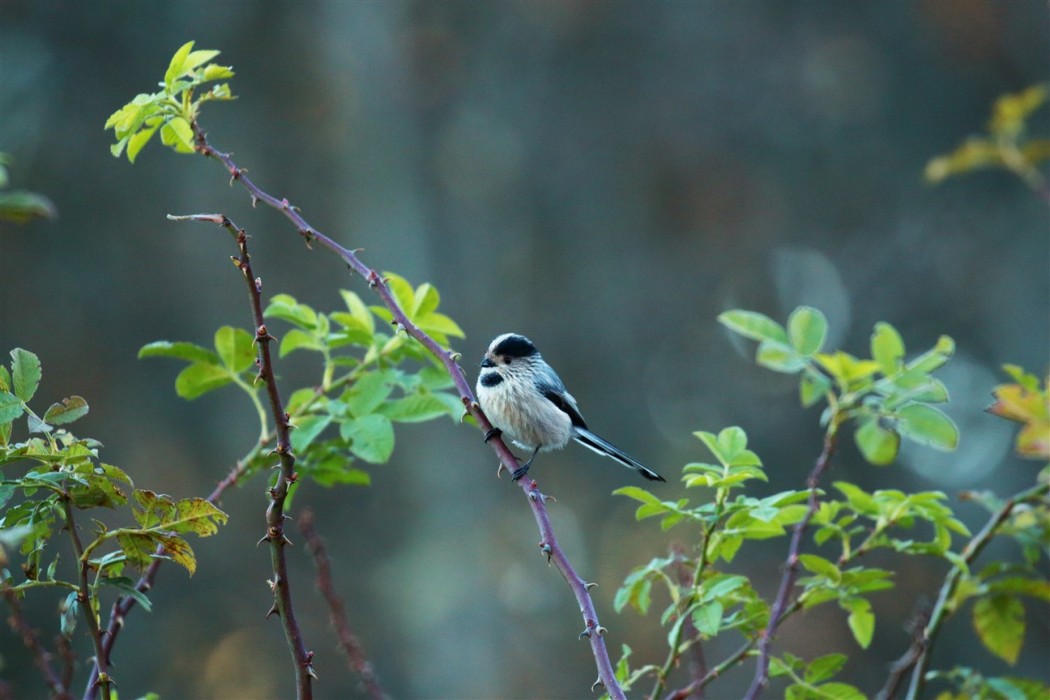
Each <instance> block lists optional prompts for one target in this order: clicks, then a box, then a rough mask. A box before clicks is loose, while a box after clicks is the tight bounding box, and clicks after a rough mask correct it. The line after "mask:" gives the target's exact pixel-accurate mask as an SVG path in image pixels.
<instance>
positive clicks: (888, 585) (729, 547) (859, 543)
mask: <svg viewBox="0 0 1050 700" xmlns="http://www.w3.org/2000/svg"><path fill="white" fill-rule="evenodd" d="M719 320H720V321H721V322H722V324H723V325H725V326H726V327H727V328H729V329H730V330H732V331H734V332H736V333H738V334H739V335H742V336H744V337H745V338H749V339H752V340H756V341H758V349H757V352H756V360H757V362H758V364H760V365H762V366H765V367H767V368H769V369H772V370H774V371H777V372H783V373H790V374H796V375H798V376H799V396H800V401H801V403H802V405H803V406H807V407H808V406H812V405H814V404H816V403H818V402H821V401H822V402H823V403H824V406H825V408H824V411H823V413H822V415H821V423H822V425H823V426H824V427H825V430H826V436H825V439H826V446H825V449H826V450H827V453H826V454H827V456H828V458H830V453H831V451H833V447H832V448H831V449H829V448H828V447H827V445H829V444H830V445H832V446H833V445H834V442H835V440H836V439H837V436H838V431H839V428H840V427H841V426H843V425H845V424H847V423H852V424H854V425H856V426H857V428H856V430H855V431H854V440H855V442H856V444H857V446H858V447H859V448H860V452H861V454H862V456H864V457H865V459H866V460H867V461H869V462H871V463H872V464H875V465H886V464H888V463H889V462H891V461H892V460H893V459H894V458H895V456H896V454H897V451H898V449H899V444H900V439H901V438H902V437H903V438H907V439H910V440H913V441H915V442H918V443H920V444H924V445H928V446H932V447H935V448H938V449H944V450H950V449H953V448H954V447H955V446H956V444H957V443H958V438H959V436H958V430H957V429H956V427H955V425H954V423H953V422H952V421H951V420H950V419H949V418H948V417H947V416H946V415H945V414H944V413H943V412H941V411H940V410H939V409H938V408H936V407H935V405H934V404H940V403H944V402H946V401H947V400H948V392H947V389H946V388H945V386H944V384H943V383H942V382H941V381H940V380H938V379H937V378H936V377H934V376H932V373H933V372H934V371H935V370H937V369H938V368H940V367H941V366H943V365H944V364H945V363H946V362H947V361H948V360H949V359H950V357H951V355H952V353H953V351H954V343H953V342H952V341H951V339H950V338H948V337H947V336H942V337H941V339H940V340H939V341H938V342H937V343H936V345H935V346H934V347H933V348H931V349H929V350H927V351H925V352H923V353H920V354H918V355H917V356H915V357H913V358H910V359H909V358H908V357H907V354H906V350H905V346H904V343H903V341H902V339H901V337H900V334H899V333H898V332H897V331H896V330H895V329H894V328H893V327H892V326H890V325H889V324H886V323H879V324H876V325H875V328H874V331H873V333H872V335H871V341H870V352H871V357H870V358H860V357H855V356H853V355H851V354H848V353H846V352H843V351H841V350H835V351H829V350H825V349H824V343H825V339H826V337H827V324H826V321H825V319H824V316H823V314H821V313H820V312H819V311H818V310H816V309H812V308H809V307H800V308H798V309H796V310H795V311H794V312H792V314H791V315H790V316H789V318H788V322H787V324H786V325H784V326H782V325H781V324H779V323H777V322H776V321H774V320H772V319H770V318H769V317H767V316H765V315H762V314H759V313H756V312H752V311H743V310H734V311H727V312H725V313H724V314H722V315H721V316H720V317H719ZM1008 372H1009V373H1010V374H1011V376H1012V377H1014V378H1015V379H1016V380H1017V382H1018V383H1017V384H1016V385H1009V386H1008V387H1000V389H999V390H997V393H996V397H997V399H999V401H998V403H997V405H996V407H998V408H999V409H1001V410H997V408H996V407H993V412H996V413H1000V414H1002V415H1006V417H1009V418H1012V419H1015V420H1020V421H1021V422H1022V423H1024V424H1025V425H1026V426H1032V425H1039V423H1038V421H1039V420H1041V416H1042V415H1043V413H1042V411H1043V407H1044V405H1045V397H1046V394H1045V390H1041V389H1040V387H1039V385H1038V381H1036V380H1035V378H1034V377H1031V376H1030V375H1027V374H1025V373H1024V372H1023V371H1021V370H1019V369H1012V370H1008ZM1029 429H1030V430H1031V428H1029ZM695 435H696V436H697V438H698V439H699V440H700V441H701V442H702V443H703V445H704V446H705V448H706V449H707V451H708V452H710V454H711V455H712V456H713V458H714V459H712V460H708V461H699V462H692V463H689V464H687V465H685V466H684V467H683V470H682V472H683V473H682V481H683V483H684V484H685V486H686V488H689V489H692V488H701V489H704V490H705V492H706V493H705V496H704V497H703V498H701V499H700V503H699V505H692V504H690V501H689V499H686V498H682V499H678V500H663V499H660V498H659V497H657V496H656V495H654V494H652V493H650V492H649V491H647V490H645V489H643V488H640V487H634V486H632V487H627V488H622V489H619V490H617V491H616V492H615V493H617V494H619V495H623V496H627V497H629V498H631V499H633V500H635V501H637V502H638V503H639V506H638V508H637V510H636V514H635V515H636V518H637V519H638V520H644V519H648V518H654V517H658V518H660V525H661V528H662V529H664V530H667V529H670V528H672V527H675V526H678V525H682V524H687V525H688V526H689V527H690V528H691V531H692V532H693V533H695V534H694V535H693V536H691V537H690V538H689V541H691V543H692V544H691V545H690V547H689V548H688V549H681V548H679V549H675V550H674V551H672V553H671V554H670V555H669V556H667V557H657V558H654V559H652V560H651V561H650V562H649V563H647V564H645V565H643V566H640V567H638V568H636V569H634V570H633V571H632V572H631V573H630V574H629V575H628V576H627V578H626V579H625V581H624V583H623V586H621V588H620V589H619V590H618V591H617V594H616V598H615V607H616V609H617V611H618V612H619V611H622V610H623V609H624V608H627V607H631V608H633V609H635V610H636V611H638V612H639V613H641V614H646V613H647V612H648V610H649V608H650V607H651V605H652V603H653V599H654V597H655V594H654V587H657V588H658V589H659V590H661V591H663V592H664V594H665V595H666V596H667V599H668V601H669V602H668V605H667V607H666V608H665V609H664V611H663V613H662V615H661V624H663V625H664V626H666V627H667V628H668V654H667V659H666V661H665V662H664V663H663V664H662V665H655V664H647V665H644V666H641V667H639V668H635V669H632V668H631V665H630V662H629V660H628V658H629V656H630V649H629V648H625V652H624V656H623V658H621V660H620V663H619V665H618V667H617V677H618V678H619V679H620V680H621V681H622V682H623V683H624V684H625V685H626V686H627V687H630V686H631V685H632V684H634V683H636V682H638V681H639V680H640V679H641V678H642V677H644V676H647V675H654V676H655V677H656V686H655V688H654V689H653V696H654V697H655V696H658V695H659V694H660V692H661V691H662V689H663V686H664V683H665V682H666V679H667V676H668V674H669V673H670V672H671V671H672V670H673V669H674V668H675V667H676V666H677V665H678V662H679V659H681V657H682V655H683V654H684V653H685V652H686V651H687V650H688V649H689V648H690V647H691V646H693V645H695V644H702V643H703V642H704V641H706V640H709V639H711V638H712V637H714V636H716V635H718V634H720V633H726V632H729V631H735V632H736V633H738V634H740V635H742V636H743V638H744V640H745V641H744V643H745V646H744V648H743V649H742V650H741V652H739V653H738V654H736V655H734V656H732V657H730V658H729V659H727V660H726V661H724V662H723V663H722V664H719V665H718V666H715V667H714V668H715V671H721V670H724V669H725V668H728V667H729V666H731V665H732V664H735V663H738V662H739V661H741V660H742V659H743V658H745V657H746V656H747V655H748V650H750V649H752V648H754V647H755V646H756V645H757V644H758V643H759V641H760V639H761V638H762V637H763V636H764V635H765V634H766V633H767V631H768V630H767V625H768V623H769V618H770V615H771V605H770V604H769V603H767V602H766V601H765V600H763V599H762V598H761V596H759V595H758V594H757V593H756V591H755V590H754V588H753V587H752V585H751V582H750V581H749V580H748V579H747V578H746V577H745V576H742V575H740V574H739V573H736V572H734V571H733V570H732V569H731V568H730V565H731V564H732V562H733V561H734V559H735V558H736V557H737V555H738V553H739V552H740V550H741V549H742V548H743V546H744V545H745V544H746V543H747V542H749V541H753V540H760V539H766V538H773V537H781V536H784V535H786V534H788V531H789V529H794V528H796V527H798V526H799V524H800V523H802V522H806V523H807V527H808V536H809V537H810V538H811V539H810V541H811V542H812V547H813V551H812V552H800V553H799V554H798V556H797V562H798V563H797V565H798V566H799V567H800V568H801V573H802V575H801V576H800V577H798V579H797V580H795V581H793V583H794V589H793V592H792V593H791V596H790V598H789V603H788V606H787V608H786V610H785V611H784V612H783V614H784V615H790V614H793V613H794V612H796V611H798V610H802V609H808V608H812V607H815V606H817V605H820V604H823V603H828V602H834V603H836V604H837V605H838V606H839V608H841V609H842V611H843V612H844V613H845V614H846V623H847V626H848V627H849V629H850V631H851V633H852V635H853V637H854V640H855V641H856V643H857V644H858V646H860V647H861V648H867V647H868V646H869V645H870V643H871V641H872V638H873V634H874V630H875V622H876V608H875V606H874V604H873V603H874V601H875V597H874V596H875V594H877V593H879V592H881V591H886V590H890V589H892V588H893V587H894V585H895V584H894V578H895V576H894V571H892V570H889V569H882V568H876V567H871V566H865V565H864V564H863V562H862V557H863V556H864V555H865V554H867V553H868V552H870V551H872V550H874V549H880V548H881V549H886V550H889V551H892V552H894V553H897V554H900V555H909V556H933V557H938V558H941V559H944V560H945V561H946V562H947V563H948V564H949V566H950V568H951V570H956V571H960V572H963V576H962V577H961V582H960V584H959V585H958V586H957V587H956V588H955V589H954V593H953V597H952V599H951V604H950V610H949V612H954V611H955V610H956V609H958V608H959V606H961V605H962V604H963V603H964V602H965V601H967V600H969V599H971V598H972V599H973V600H974V601H975V602H974V605H973V607H972V624H973V628H974V631H975V634H976V635H977V637H978V638H979V639H980V640H981V642H982V643H983V644H984V645H985V647H986V648H988V650H989V651H991V652H992V653H993V654H995V655H997V656H999V657H1000V658H1002V659H1004V660H1006V661H1008V662H1009V663H1013V662H1015V661H1016V659H1017V655H1018V653H1019V651H1020V649H1021V645H1022V642H1023V639H1024V634H1025V625H1024V619H1025V609H1024V606H1023V603H1022V602H1021V600H1020V599H1019V596H1026V597H1031V598H1034V599H1037V600H1039V601H1043V602H1045V601H1047V600H1048V595H1050V585H1048V583H1047V581H1046V577H1045V576H1044V575H1042V574H1041V573H1040V572H1039V570H1038V565H1039V564H1040V563H1041V562H1042V561H1043V557H1046V556H1047V554H1048V552H1050V550H1048V543H1050V515H1048V513H1047V504H1046V501H1045V493H1044V494H1043V496H1044V497H1043V499H1042V500H1041V501H1040V500H1037V499H1032V501H1033V502H1028V501H1026V502H1025V503H1024V504H1023V506H1018V507H1016V508H1015V509H1014V510H1013V512H1012V514H1011V516H1010V517H1009V518H1007V519H1005V521H1004V522H1001V523H998V527H997V529H996V532H997V533H998V534H999V535H1002V536H1008V537H1012V538H1014V539H1015V540H1016V541H1017V542H1018V543H1019V544H1020V545H1021V546H1022V548H1023V550H1024V553H1025V562H1024V563H1023V564H1006V563H1004V562H1001V561H1000V562H993V563H992V564H989V565H988V566H986V567H984V568H983V569H981V570H979V571H972V572H971V569H970V563H969V562H970V559H972V557H973V552H972V551H971V548H972V546H973V545H972V544H968V545H967V547H966V548H963V549H962V550H959V549H958V548H957V547H955V542H954V537H956V536H957V537H963V538H971V537H972V535H971V533H970V531H969V529H968V528H967V527H966V525H965V524H963V522H962V521H961V520H959V519H958V518H957V517H956V515H955V513H954V512H953V510H952V508H951V507H950V505H949V504H948V497H947V495H946V494H944V493H942V492H940V491H925V492H918V493H906V492H904V491H901V490H898V489H879V490H875V491H873V492H867V491H865V490H863V489H861V488H859V487H858V486H857V485H855V484H853V483H850V482H846V481H836V482H834V483H833V484H832V487H833V491H832V490H829V491H825V490H824V489H822V488H821V487H820V486H819V485H818V484H816V483H814V484H811V485H810V486H811V487H812V488H807V489H804V490H791V491H784V492H780V493H775V494H772V495H769V496H764V497H758V496H754V495H750V494H749V493H748V491H749V489H751V488H753V487H754V486H756V485H758V484H760V483H761V482H763V481H767V478H766V475H765V471H764V469H765V467H764V465H763V460H762V459H761V458H760V457H759V456H758V455H757V454H755V453H754V452H753V451H752V450H750V449H749V448H748V438H747V435H746V433H745V432H744V430H743V429H742V428H739V427H729V428H725V429H723V430H721V431H720V432H719V433H717V434H715V433H710V432H703V431H701V432H697V433H695ZM1022 443H1023V444H1024V445H1026V446H1027V445H1030V444H1031V441H1022V440H1020V439H1019V445H1020V444H1022ZM1045 477H1046V475H1044V477H1042V478H1043V479H1044V481H1045ZM969 498H971V499H973V500H980V501H981V502H982V503H983V504H984V505H985V506H986V507H987V508H988V510H989V511H990V512H992V513H995V512H997V511H999V510H1000V509H1001V508H1002V507H1003V501H1002V500H1001V499H997V498H995V497H993V496H990V495H988V494H970V495H969ZM804 519H806V520H804ZM971 542H973V540H971ZM946 585H947V584H946ZM846 660H847V656H846V655H843V654H832V655H828V656H825V657H821V658H819V659H815V660H813V661H810V662H806V661H804V660H803V659H800V658H798V657H795V656H793V655H791V654H790V653H787V652H785V653H784V654H782V655H780V656H774V657H772V658H771V661H770V668H769V674H770V676H783V677H786V678H788V679H789V680H790V685H789V686H788V688H787V689H786V691H785V693H786V697H792V698H818V697H843V698H852V697H863V695H862V694H861V693H860V691H859V690H857V689H856V688H853V687H852V686H849V685H846V684H842V683H839V682H837V681H834V680H833V678H834V676H835V675H836V674H837V673H838V672H839V670H840V669H841V668H842V667H843V666H844V664H845V663H846ZM717 675H718V673H716V672H712V673H711V674H709V677H708V678H707V679H706V680H705V681H704V683H706V682H708V681H710V680H712V679H713V678H714V677H715V676H717ZM988 697H997V696H994V695H989V696H988Z"/></svg>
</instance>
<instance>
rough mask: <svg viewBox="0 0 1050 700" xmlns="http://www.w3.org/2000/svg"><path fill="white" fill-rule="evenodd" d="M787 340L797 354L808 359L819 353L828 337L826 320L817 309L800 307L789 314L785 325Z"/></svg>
mask: <svg viewBox="0 0 1050 700" xmlns="http://www.w3.org/2000/svg"><path fill="white" fill-rule="evenodd" d="M787 331H788V339H789V340H790V341H791V347H793V348H794V349H795V350H796V351H797V352H798V354H800V355H802V356H804V357H809V356H810V355H812V354H813V353H816V352H820V349H821V348H822V347H823V346H824V340H825V339H826V338H827V335H828V320H827V319H826V318H825V317H824V314H823V313H821V312H820V311H819V310H818V309H814V308H813V307H811V306H800V307H798V308H797V309H795V310H794V311H792V312H791V316H789V317H788V324H787Z"/></svg>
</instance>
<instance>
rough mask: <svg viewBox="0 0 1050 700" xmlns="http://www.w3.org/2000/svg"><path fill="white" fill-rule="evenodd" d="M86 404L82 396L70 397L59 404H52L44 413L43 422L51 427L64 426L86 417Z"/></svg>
mask: <svg viewBox="0 0 1050 700" xmlns="http://www.w3.org/2000/svg"><path fill="white" fill-rule="evenodd" d="M87 412H88V403H87V401H86V400H85V399H84V398H83V397H82V396H70V397H69V398H68V399H62V401H61V403H53V404H51V407H50V408H48V409H47V411H45V412H44V420H45V421H47V422H48V423H51V424H53V425H65V424H66V423H72V422H73V421H75V420H77V419H78V418H83V417H84V416H86V415H87Z"/></svg>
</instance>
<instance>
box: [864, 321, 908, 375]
mask: <svg viewBox="0 0 1050 700" xmlns="http://www.w3.org/2000/svg"><path fill="white" fill-rule="evenodd" d="M871 358H872V359H873V360H875V361H876V362H878V363H879V368H880V371H881V372H882V373H883V374H884V375H886V376H887V377H889V376H892V375H894V374H896V373H897V372H899V371H900V370H901V369H902V368H903V366H904V341H903V340H901V335H900V333H898V332H897V329H896V328H894V327H893V326H891V325H890V324H888V323H883V322H881V321H880V322H879V323H876V324H875V330H874V331H873V332H872V334H871Z"/></svg>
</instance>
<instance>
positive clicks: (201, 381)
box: [175, 362, 233, 400]
mask: <svg viewBox="0 0 1050 700" xmlns="http://www.w3.org/2000/svg"><path fill="white" fill-rule="evenodd" d="M232 381H233V376H232V375H231V374H230V371H229V370H228V369H226V368H225V367H220V366H219V365H213V364H210V363H205V362H195V363H193V364H192V365H190V366H189V367H186V368H185V369H183V370H182V371H181V372H179V376H177V377H175V393H177V394H178V395H179V396H181V397H182V398H184V399H188V400H192V399H195V398H197V397H199V396H202V395H204V394H206V393H208V392H209V391H212V390H214V389H218V388H220V387H224V386H226V385H227V384H229V383H230V382H232Z"/></svg>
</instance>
